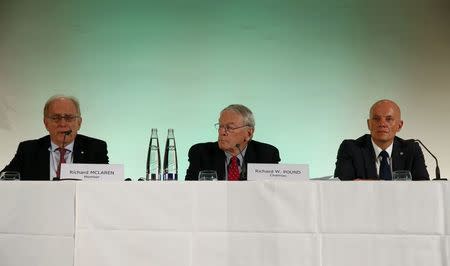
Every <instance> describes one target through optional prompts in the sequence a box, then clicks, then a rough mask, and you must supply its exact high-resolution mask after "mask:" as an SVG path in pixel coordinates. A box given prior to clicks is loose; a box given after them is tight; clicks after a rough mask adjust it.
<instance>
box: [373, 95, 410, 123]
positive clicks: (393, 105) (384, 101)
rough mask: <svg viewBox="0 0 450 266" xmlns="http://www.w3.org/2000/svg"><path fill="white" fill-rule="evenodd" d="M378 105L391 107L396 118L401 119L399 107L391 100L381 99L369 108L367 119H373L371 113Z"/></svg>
mask: <svg viewBox="0 0 450 266" xmlns="http://www.w3.org/2000/svg"><path fill="white" fill-rule="evenodd" d="M380 105H384V106H389V107H391V108H392V109H393V110H394V112H395V113H396V114H398V118H399V119H401V118H402V113H401V111H400V107H399V106H398V105H397V104H396V103H395V102H394V101H391V100H388V99H383V100H379V101H377V102H375V103H374V104H373V105H372V107H370V111H369V118H371V117H373V111H374V110H375V108H377V107H378V106H380Z"/></svg>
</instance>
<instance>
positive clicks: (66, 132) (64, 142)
mask: <svg viewBox="0 0 450 266" xmlns="http://www.w3.org/2000/svg"><path fill="white" fill-rule="evenodd" d="M62 133H63V134H64V137H63V143H62V148H63V149H64V147H66V136H68V135H70V134H72V129H69V130H66V131H64V132H62Z"/></svg>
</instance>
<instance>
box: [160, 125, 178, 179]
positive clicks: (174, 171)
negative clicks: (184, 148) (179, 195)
mask: <svg viewBox="0 0 450 266" xmlns="http://www.w3.org/2000/svg"><path fill="white" fill-rule="evenodd" d="M163 178H164V180H177V179H178V160H177V147H176V145H175V135H174V134H173V129H172V128H170V129H169V130H168V132H167V140H166V149H165V152H164V174H163Z"/></svg>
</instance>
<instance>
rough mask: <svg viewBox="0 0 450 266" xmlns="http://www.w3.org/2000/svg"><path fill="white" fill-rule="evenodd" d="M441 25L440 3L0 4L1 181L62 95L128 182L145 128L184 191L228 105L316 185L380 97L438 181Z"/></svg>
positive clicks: (446, 76) (443, 62)
mask: <svg viewBox="0 0 450 266" xmlns="http://www.w3.org/2000/svg"><path fill="white" fill-rule="evenodd" d="M449 14H450V5H449V4H448V2H446V1H394V2H392V1H299V0H297V1H291V0H281V1H274V0H273V1H267V0H260V1H248V0H239V1H233V0H232V1H214V0H209V1H208V0H194V1H189V0H184V1H182V0H178V1H161V0H155V1H133V0H128V1H124V0H123V1H100V0H89V1H85V0H81V1H74V0H66V1H59V0H41V1H33V0H1V1H0V139H1V153H0V168H2V167H3V166H4V165H6V164H7V163H8V162H9V160H10V159H11V158H12V157H13V155H14V153H15V151H16V148H17V145H18V143H19V142H20V141H22V140H25V139H32V138H38V137H41V136H43V135H45V134H46V131H45V128H44V126H43V122H42V107H43V104H44V102H45V101H46V100H47V98H48V97H50V96H51V95H53V94H69V95H74V96H76V97H78V98H79V100H80V102H81V109H82V116H83V125H82V128H81V130H80V133H81V134H86V135H90V136H93V137H97V138H101V139H104V140H106V141H107V143H108V149H109V157H110V162H111V163H123V164H124V165H125V173H126V176H129V177H132V178H134V179H136V178H138V177H141V176H144V175H145V163H146V153H147V145H148V141H149V137H150V130H151V128H158V129H159V138H160V143H161V144H163V143H164V140H165V137H166V134H167V129H168V128H174V129H175V136H176V141H177V149H178V159H179V169H180V176H181V178H180V179H181V180H182V179H183V178H184V174H185V170H186V168H187V166H188V161H187V152H188V149H189V147H190V146H191V145H193V144H195V143H198V142H205V141H214V140H215V139H216V136H217V132H216V130H215V129H214V127H213V124H214V123H216V122H217V118H218V113H219V111H220V110H221V109H222V108H223V107H225V106H227V105H228V104H231V103H242V104H245V105H247V106H248V107H250V108H251V109H252V110H253V112H254V114H255V118H256V132H255V139H256V140H259V141H263V142H268V143H271V144H273V145H275V146H277V147H278V148H279V150H280V153H281V158H282V162H283V163H307V164H309V165H310V174H311V176H312V177H320V176H325V175H330V174H332V173H333V170H334V163H335V158H336V152H337V149H338V147H339V144H340V142H341V141H342V140H343V139H344V138H356V137H359V136H360V135H362V134H364V133H366V132H367V126H366V119H367V116H368V108H369V107H370V105H371V104H372V103H373V102H374V101H376V100H378V99H381V98H390V99H393V100H395V101H397V102H398V103H399V105H400V106H401V108H402V111H403V119H404V120H405V125H404V128H403V130H402V131H401V132H400V134H399V136H401V137H403V138H413V137H414V138H420V139H422V141H423V142H424V143H426V144H427V145H428V146H429V148H431V149H432V150H433V151H434V152H435V153H436V155H437V156H438V157H439V158H440V164H441V171H442V173H443V175H444V176H448V175H449V174H450V151H449V150H450V138H449V136H448V135H449V129H450V125H449V124H450V123H449V122H450V119H449V117H448V116H449V114H450V104H449V99H450V89H449V87H450V85H449V84H450V53H449V52H450V37H449V34H448V29H449V26H450V19H449V18H450V15H449ZM162 146H163V145H162ZM426 161H427V164H428V166H429V171H430V174H431V175H432V176H434V172H433V171H434V166H435V163H434V161H433V160H432V158H431V157H430V156H428V155H427V156H426Z"/></svg>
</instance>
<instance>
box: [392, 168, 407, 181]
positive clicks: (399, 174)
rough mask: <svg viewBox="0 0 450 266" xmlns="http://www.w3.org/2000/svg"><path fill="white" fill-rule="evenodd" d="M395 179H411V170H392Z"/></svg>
mask: <svg viewBox="0 0 450 266" xmlns="http://www.w3.org/2000/svg"><path fill="white" fill-rule="evenodd" d="M392 180H393V181H411V180H412V176H411V172H410V171H408V170H397V171H394V172H392Z"/></svg>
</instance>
